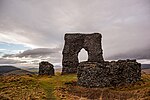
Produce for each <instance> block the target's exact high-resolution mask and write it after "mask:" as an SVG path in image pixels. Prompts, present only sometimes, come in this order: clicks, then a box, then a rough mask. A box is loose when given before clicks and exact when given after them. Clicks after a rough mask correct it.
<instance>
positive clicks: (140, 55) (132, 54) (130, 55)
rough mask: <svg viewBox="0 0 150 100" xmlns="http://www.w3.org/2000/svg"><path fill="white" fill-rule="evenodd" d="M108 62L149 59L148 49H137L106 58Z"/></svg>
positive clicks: (149, 52)
mask: <svg viewBox="0 0 150 100" xmlns="http://www.w3.org/2000/svg"><path fill="white" fill-rule="evenodd" d="M106 59H108V60H112V59H113V60H117V59H138V60H142V59H150V49H145V50H143V49H137V50H132V51H128V52H126V53H120V54H116V55H113V56H110V57H108V58H106Z"/></svg>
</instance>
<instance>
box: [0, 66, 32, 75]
mask: <svg viewBox="0 0 150 100" xmlns="http://www.w3.org/2000/svg"><path fill="white" fill-rule="evenodd" d="M10 74H13V75H23V74H35V73H34V72H30V71H27V70H24V69H20V68H17V67H14V66H0V75H10Z"/></svg>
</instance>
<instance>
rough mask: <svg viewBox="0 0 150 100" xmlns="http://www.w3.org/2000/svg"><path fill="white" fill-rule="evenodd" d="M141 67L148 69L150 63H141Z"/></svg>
mask: <svg viewBox="0 0 150 100" xmlns="http://www.w3.org/2000/svg"><path fill="white" fill-rule="evenodd" d="M142 69H150V64H142Z"/></svg>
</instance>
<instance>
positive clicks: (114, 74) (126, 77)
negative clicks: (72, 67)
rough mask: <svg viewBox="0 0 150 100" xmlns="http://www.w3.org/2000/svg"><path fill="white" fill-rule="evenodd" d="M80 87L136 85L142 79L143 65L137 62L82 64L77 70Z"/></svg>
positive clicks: (120, 61)
mask: <svg viewBox="0 0 150 100" xmlns="http://www.w3.org/2000/svg"><path fill="white" fill-rule="evenodd" d="M77 77H78V82H77V83H78V85H80V86H84V87H108V86H119V85H123V84H128V83H134V82H137V81H138V80H140V78H141V64H140V63H137V62H136V60H118V61H112V62H104V63H99V62H81V63H80V64H79V66H78V70H77Z"/></svg>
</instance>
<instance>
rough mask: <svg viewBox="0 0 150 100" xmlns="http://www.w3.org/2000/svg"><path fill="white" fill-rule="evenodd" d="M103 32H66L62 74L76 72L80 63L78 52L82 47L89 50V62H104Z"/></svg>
mask: <svg viewBox="0 0 150 100" xmlns="http://www.w3.org/2000/svg"><path fill="white" fill-rule="evenodd" d="M101 38H102V36H101V34H100V33H93V34H80V33H74V34H65V45H64V49H63V53H62V54H63V60H62V65H63V69H62V74H69V73H76V72H77V66H78V65H79V61H78V53H79V52H80V50H81V49H82V48H84V49H85V50H86V51H87V52H88V61H89V62H99V63H101V62H103V61H104V60H103V56H102V54H103V52H102V46H101Z"/></svg>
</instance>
